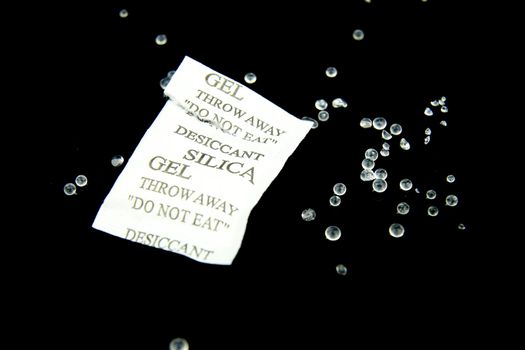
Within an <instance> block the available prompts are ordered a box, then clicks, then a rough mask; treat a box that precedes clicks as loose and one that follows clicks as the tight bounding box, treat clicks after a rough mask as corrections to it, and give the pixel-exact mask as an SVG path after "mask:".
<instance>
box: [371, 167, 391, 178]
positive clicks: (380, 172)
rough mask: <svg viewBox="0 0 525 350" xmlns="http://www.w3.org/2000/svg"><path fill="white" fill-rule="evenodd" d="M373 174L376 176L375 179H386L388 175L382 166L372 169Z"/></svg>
mask: <svg viewBox="0 0 525 350" xmlns="http://www.w3.org/2000/svg"><path fill="white" fill-rule="evenodd" d="M374 176H375V177H376V179H383V180H384V179H386V178H387V177H388V172H387V171H386V170H385V169H383V168H377V169H376V170H375V171H374Z"/></svg>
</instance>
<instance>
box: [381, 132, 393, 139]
mask: <svg viewBox="0 0 525 350" xmlns="http://www.w3.org/2000/svg"><path fill="white" fill-rule="evenodd" d="M381 137H382V138H383V139H384V140H387V141H388V140H390V139H391V138H392V135H391V134H390V133H389V132H388V131H386V130H383V131H382V132H381Z"/></svg>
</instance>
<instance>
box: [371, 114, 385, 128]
mask: <svg viewBox="0 0 525 350" xmlns="http://www.w3.org/2000/svg"><path fill="white" fill-rule="evenodd" d="M386 124H387V122H386V119H385V118H383V117H377V118H374V120H373V121H372V125H373V127H374V129H377V130H383V129H384V128H385V127H386Z"/></svg>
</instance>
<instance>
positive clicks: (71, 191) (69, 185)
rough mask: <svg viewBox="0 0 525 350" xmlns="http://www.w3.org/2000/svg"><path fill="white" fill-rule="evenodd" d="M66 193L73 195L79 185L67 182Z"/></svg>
mask: <svg viewBox="0 0 525 350" xmlns="http://www.w3.org/2000/svg"><path fill="white" fill-rule="evenodd" d="M64 193H65V194H66V196H72V195H74V194H76V193H77V186H75V184H72V183H67V184H65V185H64Z"/></svg>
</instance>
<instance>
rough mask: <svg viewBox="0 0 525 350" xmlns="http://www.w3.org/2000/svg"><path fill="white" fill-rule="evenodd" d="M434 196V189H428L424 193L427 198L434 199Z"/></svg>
mask: <svg viewBox="0 0 525 350" xmlns="http://www.w3.org/2000/svg"><path fill="white" fill-rule="evenodd" d="M436 196H437V193H436V191H434V190H428V191H427V192H426V194H425V197H427V199H436Z"/></svg>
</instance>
